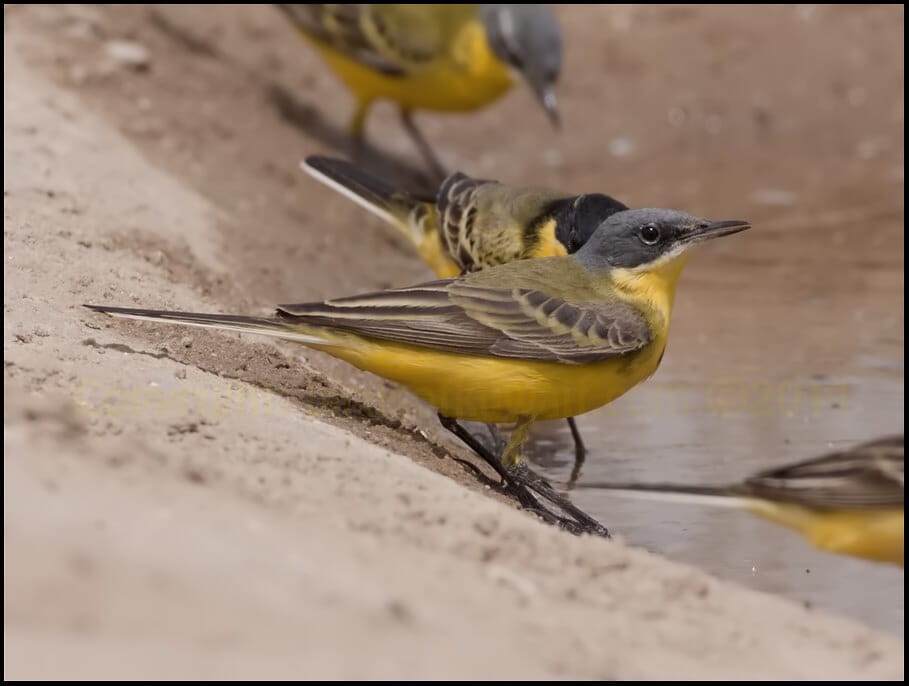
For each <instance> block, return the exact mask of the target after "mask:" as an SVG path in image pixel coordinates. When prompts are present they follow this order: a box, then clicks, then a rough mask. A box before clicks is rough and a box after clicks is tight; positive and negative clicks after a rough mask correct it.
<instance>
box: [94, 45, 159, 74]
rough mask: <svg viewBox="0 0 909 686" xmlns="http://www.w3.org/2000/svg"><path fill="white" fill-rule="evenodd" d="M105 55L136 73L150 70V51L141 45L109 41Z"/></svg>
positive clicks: (105, 48)
mask: <svg viewBox="0 0 909 686" xmlns="http://www.w3.org/2000/svg"><path fill="white" fill-rule="evenodd" d="M104 52H105V54H106V55H107V56H108V57H109V58H110V59H111V60H113V61H114V62H115V63H117V64H119V65H122V66H124V67H129V68H130V69H135V70H136V71H143V70H145V69H148V67H149V65H150V63H151V57H150V56H149V54H148V49H147V48H146V47H145V46H144V45H142V44H141V43H136V42H134V41H126V40H112V41H108V43H107V45H105V46H104Z"/></svg>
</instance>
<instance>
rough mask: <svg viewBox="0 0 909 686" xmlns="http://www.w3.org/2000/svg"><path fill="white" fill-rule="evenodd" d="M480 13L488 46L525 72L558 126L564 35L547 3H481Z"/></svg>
mask: <svg viewBox="0 0 909 686" xmlns="http://www.w3.org/2000/svg"><path fill="white" fill-rule="evenodd" d="M480 16H481V19H482V20H483V26H484V27H485V29H486V35H487V36H488V39H489V46H490V48H492V51H493V52H494V53H495V54H496V56H498V58H499V59H501V60H502V61H503V62H506V63H508V64H509V65H511V66H512V67H514V68H515V69H517V70H518V71H519V72H521V74H522V75H523V77H524V79H525V80H526V81H527V83H528V84H529V85H530V87H531V88H532V89H533V92H534V93H535V94H536V96H537V98H538V99H539V100H540V102H541V103H542V105H543V107H544V108H545V110H546V113H547V114H548V115H549V119H550V121H551V122H552V124H553V126H558V125H559V107H558V101H557V100H556V94H555V85H556V82H557V81H558V80H559V72H561V70H562V34H561V32H560V31H559V24H558V22H557V21H556V18H555V15H554V14H553V12H552V10H551V9H550V8H549V6H548V5H482V7H481V10H480Z"/></svg>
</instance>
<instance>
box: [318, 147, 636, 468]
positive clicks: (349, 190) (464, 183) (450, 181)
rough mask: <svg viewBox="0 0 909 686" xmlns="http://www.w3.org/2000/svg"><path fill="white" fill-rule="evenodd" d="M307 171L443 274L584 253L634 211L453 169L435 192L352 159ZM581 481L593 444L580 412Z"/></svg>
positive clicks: (609, 201) (595, 196)
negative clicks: (614, 221) (619, 216)
mask: <svg viewBox="0 0 909 686" xmlns="http://www.w3.org/2000/svg"><path fill="white" fill-rule="evenodd" d="M301 167H302V169H303V171H305V172H306V173H307V174H309V175H310V176H312V177H314V178H315V179H317V180H319V181H320V182H322V183H324V184H325V185H327V186H329V187H330V188H333V189H334V190H336V191H338V192H339V193H341V194H342V195H344V196H346V197H348V198H350V199H351V200H353V201H354V202H356V203H357V204H359V205H361V206H363V207H365V208H366V209H368V210H369V211H370V212H372V213H373V214H375V215H377V216H378V217H379V218H381V219H382V220H384V221H386V222H388V223H389V224H391V225H392V226H393V227H395V228H396V229H397V230H398V232H399V233H400V234H401V235H402V236H403V237H404V238H405V239H406V240H407V241H408V242H409V243H410V244H411V245H413V247H414V249H415V250H416V252H417V254H418V255H419V256H420V257H421V258H422V259H423V261H424V262H426V264H428V265H429V267H430V268H431V269H432V270H433V271H434V272H435V273H436V276H438V277H439V278H440V279H445V278H450V277H453V276H458V275H460V274H465V273H467V272H472V271H479V270H481V269H485V268H487V267H493V266H495V265H499V264H505V263H506V262H513V261H514V260H522V259H529V258H536V257H551V256H554V255H568V254H571V253H574V252H577V251H578V250H579V249H580V248H581V247H582V246H583V245H584V244H585V243H586V242H587V240H588V239H589V238H590V237H591V236H592V235H593V232H594V231H595V230H596V228H597V227H598V226H599V225H600V224H601V223H602V222H603V220H605V219H606V218H607V217H609V216H611V215H613V214H615V213H616V212H620V211H623V210H627V209H628V208H627V207H626V206H625V205H623V204H622V203H620V202H619V201H618V200H616V199H614V198H611V197H609V196H608V195H603V194H602V193H588V194H584V195H567V194H565V193H562V192H559V191H554V190H550V189H545V188H521V187H515V186H506V185H505V184H503V183H499V182H497V181H486V180H482V179H474V178H471V177H469V176H466V175H465V174H461V173H455V174H451V175H450V176H449V177H448V178H446V179H445V181H444V182H443V183H442V185H441V186H440V188H439V191H438V193H437V194H436V196H435V197H422V196H419V195H415V194H412V193H408V192H406V191H401V190H398V189H396V188H394V187H393V186H391V185H390V184H388V183H387V182H386V181H384V180H383V179H380V178H378V177H376V176H375V175H373V174H370V173H369V172H367V171H365V170H363V169H361V168H360V167H357V166H356V165H353V164H351V163H350V162H346V161H344V160H339V159H333V158H328V157H318V156H312V157H307V158H306V160H305V161H304V162H303V164H302V165H301ZM568 426H569V428H570V429H571V435H572V438H573V439H574V445H575V467H574V470H573V477H572V478H573V480H574V479H576V478H577V475H578V474H579V473H580V468H581V465H582V464H583V463H584V457H585V454H586V450H585V447H584V442H583V440H582V438H581V433H580V431H579V430H578V427H577V423H576V422H575V420H574V418H573V417H569V418H568Z"/></svg>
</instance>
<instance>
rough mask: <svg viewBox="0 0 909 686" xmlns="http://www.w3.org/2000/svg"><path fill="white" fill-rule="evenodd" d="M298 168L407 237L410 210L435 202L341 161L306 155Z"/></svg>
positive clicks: (408, 234) (408, 233) (409, 236)
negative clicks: (395, 227)
mask: <svg viewBox="0 0 909 686" xmlns="http://www.w3.org/2000/svg"><path fill="white" fill-rule="evenodd" d="M300 168H301V169H302V170H303V171H304V172H306V173H307V174H309V175H310V176H312V177H313V178H314V179H316V180H318V181H320V182H321V183H323V184H325V185H326V186H328V187H329V188H332V189H334V190H336V191H337V192H338V193H340V194H341V195H344V196H345V197H347V198H349V199H351V200H353V201H354V202H355V203H357V204H358V205H360V206H361V207H364V208H365V209H367V210H369V211H370V212H372V213H373V214H374V215H376V216H377V217H379V218H380V219H382V220H384V221H386V222H388V223H389V224H393V225H395V226H397V227H398V228H400V229H401V230H402V231H404V232H405V233H406V234H407V236H408V238H409V239H411V240H413V237H412V236H411V235H410V232H409V231H408V230H407V225H408V222H409V215H410V213H411V212H412V211H413V210H414V209H416V208H418V207H419V206H421V205H424V204H426V203H434V202H435V198H423V197H418V196H416V195H411V194H409V193H405V192H402V191H400V190H398V189H396V188H394V186H392V185H391V184H389V183H387V182H386V181H385V180H384V179H380V178H378V177H376V176H374V175H372V174H370V173H369V172H367V171H365V170H363V169H361V168H359V167H357V166H356V165H353V164H351V163H350V162H347V161H345V160H339V159H334V158H331V157H319V156H310V157H307V158H306V159H305V160H304V161H303V162H301V163H300Z"/></svg>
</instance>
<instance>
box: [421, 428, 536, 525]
mask: <svg viewBox="0 0 909 686" xmlns="http://www.w3.org/2000/svg"><path fill="white" fill-rule="evenodd" d="M439 422H441V424H442V426H444V427H445V428H446V429H448V430H449V431H450V432H451V433H453V434H454V435H455V436H457V437H458V438H460V439H461V440H462V441H463V442H464V443H466V444H467V447H468V448H470V449H471V450H473V451H474V452H475V453H476V454H477V455H479V456H480V457H481V458H483V461H484V462H486V463H487V464H488V465H489V466H490V467H492V468H493V469H494V470H495V471H496V473H497V474H498V475H499V476H500V477H501V478H502V483H503V485H506V490H508V492H509V493H511V494H512V495H514V496H515V497H516V498H517V499H518V502H520V503H521V506H522V507H525V508H528V509H531V510H537V509H540V503H539V502H538V501H537V499H536V498H534V497H533V495H532V494H531V493H530V492H529V491H527V490H526V489H524V488H508V486H512V481H511V478H510V477H509V476H508V470H507V469H505V467H503V466H502V462H501V461H500V460H499V459H498V458H496V456H495V455H493V454H492V453H491V452H489V451H488V450H487V449H486V447H485V446H484V445H483V444H482V443H480V442H479V441H478V440H477V439H476V438H475V437H474V435H473V434H472V433H470V432H469V431H468V430H467V429H465V428H464V427H463V426H461V425H460V424H459V423H458V421H457V420H456V419H452V418H451V417H445V416H444V415H442V414H440V415H439Z"/></svg>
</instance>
